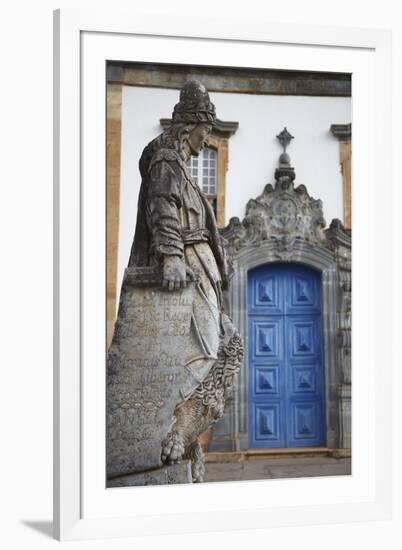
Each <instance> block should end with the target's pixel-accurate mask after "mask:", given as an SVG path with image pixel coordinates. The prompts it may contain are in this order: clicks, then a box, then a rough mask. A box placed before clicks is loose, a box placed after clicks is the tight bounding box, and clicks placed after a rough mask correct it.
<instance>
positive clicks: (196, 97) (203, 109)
mask: <svg viewBox="0 0 402 550" xmlns="http://www.w3.org/2000/svg"><path fill="white" fill-rule="evenodd" d="M172 116H173V122H175V123H186V124H197V123H199V122H208V123H209V124H212V125H214V124H216V114H215V105H214V104H213V103H212V102H211V101H210V99H209V94H208V91H207V89H206V88H205V86H204V84H202V82H200V81H199V80H195V79H194V80H188V81H187V82H186V83H185V84H184V86H183V88H182V89H181V91H180V101H179V103H177V105H175V108H174V111H173V115H172Z"/></svg>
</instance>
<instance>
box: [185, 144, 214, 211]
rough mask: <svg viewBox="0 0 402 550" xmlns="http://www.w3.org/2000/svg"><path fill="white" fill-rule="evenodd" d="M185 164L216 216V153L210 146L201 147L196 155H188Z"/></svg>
mask: <svg viewBox="0 0 402 550" xmlns="http://www.w3.org/2000/svg"><path fill="white" fill-rule="evenodd" d="M187 166H188V168H189V172H190V175H191V177H192V178H193V179H194V180H195V182H196V183H197V184H198V185H199V186H200V187H201V189H202V191H203V192H204V193H205V194H206V196H207V198H208V200H209V202H210V203H211V205H212V208H213V210H214V212H215V216H216V193H217V178H216V175H217V174H216V172H217V154H216V151H215V149H212V148H210V147H208V148H206V149H203V150H202V151H201V152H200V154H199V155H198V157H195V156H192V157H190V159H189V160H188V161H187Z"/></svg>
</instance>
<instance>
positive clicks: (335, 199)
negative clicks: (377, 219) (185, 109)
mask: <svg viewBox="0 0 402 550" xmlns="http://www.w3.org/2000/svg"><path fill="white" fill-rule="evenodd" d="M210 96H211V100H212V101H213V103H214V104H215V106H216V112H217V116H218V118H220V119H221V120H230V121H237V122H239V129H238V130H237V132H236V134H235V135H234V136H233V137H232V138H230V140H229V166H228V171H227V177H226V223H227V222H228V221H229V219H230V218H231V217H232V216H238V217H239V218H240V219H242V218H243V216H244V211H245V206H246V203H247V201H248V200H249V199H250V198H252V197H256V196H258V195H259V194H260V193H261V192H262V190H263V188H264V185H265V184H266V183H273V182H274V172H275V168H276V167H277V164H278V158H279V155H280V153H281V147H280V144H279V142H278V140H277V139H276V137H275V136H276V135H277V134H278V133H279V132H280V131H281V130H282V129H283V127H284V126H286V127H287V128H288V130H289V131H290V133H291V134H292V135H293V136H295V139H294V140H292V143H291V144H290V146H289V148H288V153H289V155H290V158H291V163H292V166H294V168H295V170H296V182H295V183H296V185H298V184H304V185H306V187H307V189H308V191H309V193H310V195H312V196H313V197H314V198H316V199H317V198H320V199H321V200H322V201H323V205H324V216H325V219H326V221H327V224H329V223H330V222H331V220H332V219H333V218H339V219H341V220H342V219H343V193H342V174H341V171H340V164H339V143H338V140H337V139H335V138H334V137H333V136H332V134H331V133H330V126H331V124H345V123H349V122H351V99H350V98H342V97H312V96H273V95H250V94H230V93H211V94H210ZM178 97H179V92H178V91H177V90H172V89H158V88H142V87H133V86H124V87H123V100H122V141H121V176H120V177H121V180H120V225H119V256H118V280H117V285H118V286H117V287H118V289H120V286H121V282H122V278H123V274H124V269H125V267H126V265H127V262H128V258H129V254H130V248H131V243H132V240H133V236H134V231H135V222H136V216H137V197H138V191H139V187H140V183H141V178H140V174H139V170H138V161H139V158H140V156H141V153H142V150H143V149H144V147H145V145H146V144H147V143H148V142H149V141H151V140H152V139H153V138H154V137H156V136H157V135H158V134H159V133H160V132H161V130H162V129H161V127H160V125H159V119H160V118H169V117H171V114H172V110H173V106H174V105H175V104H176V103H177V102H178Z"/></svg>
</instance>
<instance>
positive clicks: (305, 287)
mask: <svg viewBox="0 0 402 550" xmlns="http://www.w3.org/2000/svg"><path fill="white" fill-rule="evenodd" d="M321 303H322V301H321V276H320V274H319V273H318V272H316V271H314V270H312V269H309V268H307V267H304V266H302V265H299V264H271V265H265V266H261V267H259V268H256V269H254V270H252V271H250V272H249V277H248V428H249V429H248V433H249V447H250V448H256V447H258V448H267V447H312V446H319V445H323V444H325V417H324V410H325V409H324V372H323V361H322V305H321Z"/></svg>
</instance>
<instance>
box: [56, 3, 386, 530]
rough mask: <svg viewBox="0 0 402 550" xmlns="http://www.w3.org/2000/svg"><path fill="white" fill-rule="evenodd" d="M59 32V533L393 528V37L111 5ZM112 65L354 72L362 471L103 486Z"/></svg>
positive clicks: (356, 360) (64, 16) (356, 406)
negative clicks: (354, 525)
mask: <svg viewBox="0 0 402 550" xmlns="http://www.w3.org/2000/svg"><path fill="white" fill-rule="evenodd" d="M54 26H55V40H54V49H55V55H54V59H55V67H54V68H55V71H54V90H55V140H54V141H55V148H54V166H55V171H54V181H55V193H54V196H55V215H54V219H55V227H54V233H55V249H56V254H55V265H54V267H55V315H54V326H55V332H54V349H55V361H54V365H55V367H54V415H55V422H54V426H55V429H54V464H55V470H54V536H55V537H56V538H58V539H60V540H68V539H86V538H106V537H117V536H135V535H138V536H139V535H145V534H163V533H191V532H194V531H218V530H219V531H222V530H229V529H246V528H247V529H250V528H265V527H271V526H285V525H289V526H290V525H304V524H315V523H335V522H337V523H339V522H349V521H366V520H374V519H385V518H389V517H390V510H391V467H390V460H391V459H390V456H391V453H390V444H391V443H390V442H391V344H390V334H391V326H390V325H391V283H390V273H391V268H390V265H391V253H390V249H389V247H387V246H385V245H384V243H387V242H388V236H389V235H390V234H391V219H390V215H389V204H388V199H387V195H388V194H389V192H390V187H391V174H390V171H391V168H390V166H391V162H390V147H389V140H388V139H387V140H385V139H383V136H385V135H389V134H390V128H391V107H390V103H391V102H390V89H391V86H390V80H391V76H390V75H391V68H390V66H391V61H390V60H391V36H390V32H388V31H380V30H362V29H345V28H331V27H311V26H304V25H300V26H299V25H288V24H280V25H279V24H277V23H275V24H274V23H269V22H267V21H263V20H255V21H254V23H253V24H250V23H249V24H248V25H247V28H244V25H243V22H242V21H241V20H236V19H233V20H230V21H229V20H222V19H214V18H202V17H199V18H196V19H195V18H186V17H181V18H180V19H177V18H168V17H165V16H163V17H149V16H139V15H136V14H135V13H131V14H119V13H117V12H109V13H103V12H101V11H98V10H97V11H81V10H62V11H56V12H55V15H54ZM184 45H185V48H183V46H184ZM212 56H213V57H212ZM110 59H119V60H125V61H152V62H178V63H194V64H200V65H208V64H215V65H221V66H222V65H225V64H226V65H232V66H249V67H265V68H282V69H293V70H325V71H339V72H351V73H352V85H353V94H352V101H353V168H352V170H353V214H354V228H353V248H352V250H353V285H354V291H353V312H354V316H353V346H352V349H353V400H352V404H353V414H352V417H353V431H352V433H353V462H352V475H351V476H345V477H344V478H336V477H335V478H330V477H328V478H309V479H297V480H275V481H270V480H266V481H256V482H236V483H228V482H226V483H215V484H204V485H202V484H201V485H197V486H196V487H195V486H191V485H185V486H170V487H132V488H128V487H127V488H119V489H106V488H105V453H104V446H105V437H104V434H105V431H104V424H105V422H104V417H105V414H104V411H105V391H104V388H105V386H104V384H105V375H104V365H105V353H104V350H105V267H104V266H105V246H104V243H105V241H104V238H105V237H104V236H105V215H104V212H105V185H104V182H105V155H106V151H105V121H106V117H105V103H106V102H105V98H106V89H105V82H106V80H105V71H106V61H107V60H110ZM367 296H370V309H369V310H367ZM367 342H369V343H370V346H368V345H367Z"/></svg>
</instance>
